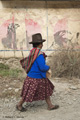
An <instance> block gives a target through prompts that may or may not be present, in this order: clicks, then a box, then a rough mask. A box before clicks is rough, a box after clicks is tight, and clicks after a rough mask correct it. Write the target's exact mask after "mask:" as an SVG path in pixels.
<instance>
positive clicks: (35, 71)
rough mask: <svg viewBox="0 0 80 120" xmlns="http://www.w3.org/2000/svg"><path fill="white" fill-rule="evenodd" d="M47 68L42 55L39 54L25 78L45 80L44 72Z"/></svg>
mask: <svg viewBox="0 0 80 120" xmlns="http://www.w3.org/2000/svg"><path fill="white" fill-rule="evenodd" d="M49 68H50V67H49V66H48V65H46V62H45V59H44V56H43V54H40V55H39V56H38V57H37V58H36V60H35V61H34V63H33V65H32V67H31V69H30V71H29V72H28V74H27V76H29V77H31V78H46V72H47V71H48V70H49Z"/></svg>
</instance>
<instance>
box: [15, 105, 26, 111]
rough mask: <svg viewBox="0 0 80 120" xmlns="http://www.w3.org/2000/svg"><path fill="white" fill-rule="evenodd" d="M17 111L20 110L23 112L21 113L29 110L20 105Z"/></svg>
mask: <svg viewBox="0 0 80 120" xmlns="http://www.w3.org/2000/svg"><path fill="white" fill-rule="evenodd" d="M16 109H17V110H18V111H21V112H25V111H26V110H27V109H26V108H24V107H22V106H18V105H16Z"/></svg>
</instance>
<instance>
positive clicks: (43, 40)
mask: <svg viewBox="0 0 80 120" xmlns="http://www.w3.org/2000/svg"><path fill="white" fill-rule="evenodd" d="M45 41H46V40H45V39H42V41H37V42H29V44H33V43H43V42H45Z"/></svg>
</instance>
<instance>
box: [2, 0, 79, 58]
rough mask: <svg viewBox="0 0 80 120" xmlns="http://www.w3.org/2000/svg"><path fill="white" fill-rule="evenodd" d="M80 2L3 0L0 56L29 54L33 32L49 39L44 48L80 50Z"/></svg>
mask: <svg viewBox="0 0 80 120" xmlns="http://www.w3.org/2000/svg"><path fill="white" fill-rule="evenodd" d="M79 5H80V2H59V1H57V2H50V1H49V2H45V1H44V2H42V1H37V2H36V1H33V2H32V1H21V0H20V1H16V0H15V1H14V0H13V1H3V2H1V1H0V57H14V56H15V57H21V56H22V52H21V51H23V54H24V56H26V55H27V54H28V52H29V50H30V49H31V48H32V46H31V45H30V44H29V42H30V41H31V36H32V34H35V33H41V34H42V36H43V38H44V39H46V42H45V43H44V47H43V50H45V51H46V50H47V51H46V53H47V54H50V53H51V52H50V51H55V50H60V49H62V48H65V49H71V48H72V47H73V48H74V49H76V50H77V49H78V50H80V6H79Z"/></svg>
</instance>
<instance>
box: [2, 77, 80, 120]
mask: <svg viewBox="0 0 80 120" xmlns="http://www.w3.org/2000/svg"><path fill="white" fill-rule="evenodd" d="M51 81H52V82H53V84H54V85H55V90H54V93H53V95H52V97H51V100H52V102H53V104H58V105H59V106H60V107H59V109H57V110H52V111H49V110H47V105H46V103H45V101H38V102H32V103H24V106H25V107H26V108H27V111H26V112H19V111H17V110H16V108H15V106H16V103H17V102H18V101H19V99H20V98H18V99H17V98H16V95H15V96H12V97H10V98H7V97H5V98H1V99H0V120H80V80H78V83H73V81H71V80H68V82H67V81H64V80H63V81H61V80H60V79H57V78H56V79H55V80H53V79H52V80H51Z"/></svg>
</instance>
